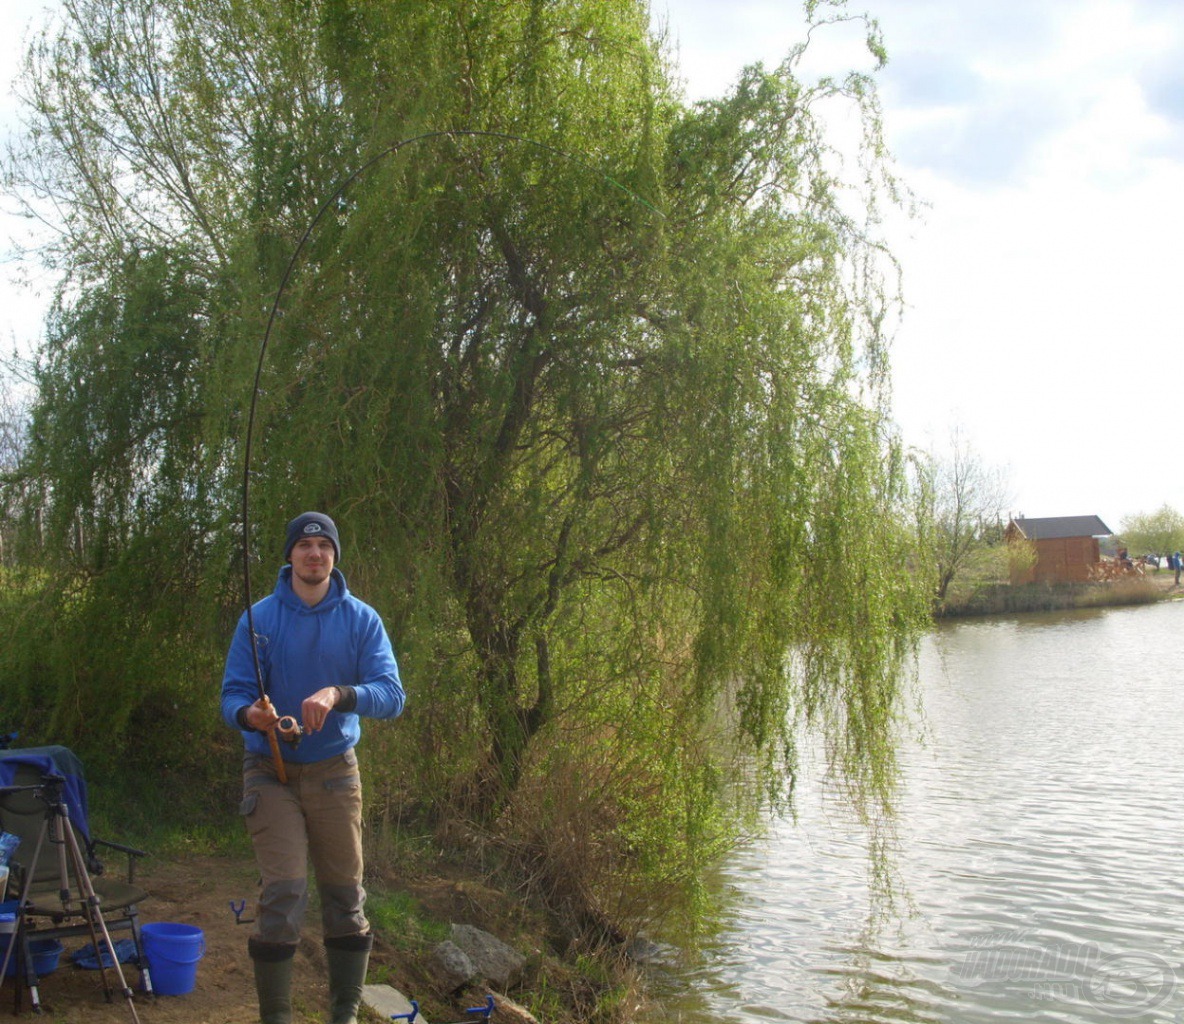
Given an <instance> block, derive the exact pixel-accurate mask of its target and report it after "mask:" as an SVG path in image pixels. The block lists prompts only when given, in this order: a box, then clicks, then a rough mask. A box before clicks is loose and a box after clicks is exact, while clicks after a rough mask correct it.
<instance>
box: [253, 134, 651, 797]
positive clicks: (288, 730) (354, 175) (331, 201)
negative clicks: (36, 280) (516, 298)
mask: <svg viewBox="0 0 1184 1024" xmlns="http://www.w3.org/2000/svg"><path fill="white" fill-rule="evenodd" d="M444 138H447V139H479V140H489V139H492V140H496V141H500V142H510V143H515V144H520V145H525V146H531V147H534V148H535V149H538V150H542V151H544V152H547V153H550V154H551V155H553V156H557V157H559V158H561V159H563V160H567V161H569V162H572V163H575V164H579V165H580V166H582V167H584V168H586V169H587V170H589V171H591V172H592V173H593V174H595V175H597V176H598V177H600V178H601V179H602V180H603V181H606V182H608V183H609V184H610V185H612V186H614V187H615V188H617V189H619V190H620V191H621V192H623V193H624V194H625V195H627V196H629V197H630V198H631V199H633V200H635V201H636V202H639V203H641V204H642V205H643V206H645V207H647V208H648V209H650V210H652V211H653V212H654V213H656V214H658V216H660V217H661V216H664V214H663V213H662V211H661V210H659V209H658V208H657V207H655V206H654V205H653V204H652V203H650V202H649V201H648V200H646V199H645V198H644V197H643V196H641V195H639V194H638V193H636V192H634V191H633V190H632V189H629V188H627V187H625V186H624V185H622V184H621V183H620V182H619V181H617V180H616V179H615V178H613V177H612V176H611V175H609V174H606V173H605V172H604V171H601V170H599V169H598V168H595V167H592V166H591V165H590V164H588V163H587V162H586V161H584V160H582V159H579V158H578V157H575V156H573V155H572V154H571V153H568V152H565V151H564V150H561V149H558V148H557V147H555V146H550V145H548V144H547V143H545V142H538V141H536V140H534V139H529V138H526V137H525V136H522V135H514V134H512V133H510V132H499V131H489V130H484V129H476V128H451V129H441V130H438V131H429V132H422V133H421V134H419V135H412V136H409V137H407V138H405V139H400V140H399V141H398V142H394V143H391V144H390V145H388V146H386V147H385V148H383V149H381V150H379V151H378V152H377V153H376V154H375V155H374V156H372V157H370V158H369V159H368V160H366V161H365V162H363V163H362V164H361V165H360V166H359V167H358V168H357V169H356V170H354V171H352V172H350V173H349V174H347V175H346V176H345V177H344V178H342V179H341V180H340V181H339V182H338V184H337V185H336V186H335V187H334V189H333V191H332V192H330V194H329V195H328V196H327V197H326V198H325V200H324V201H323V202H322V203H321V205H320V207H319V208H318V209H317V212H316V214H315V216H314V217H313V218H312V220H311V221H309V223H308V226H307V227H306V228H305V229H304V232H303V234H301V236H300V239H299V240H298V241H297V243H296V247H295V249H293V251H292V255H291V256H290V257H289V259H288V262H287V265H286V266H285V267H284V272H283V274H282V275H281V276H280V283H279V287H278V288H277V289H276V293H275V299H274V300H273V301H272V304H271V312H270V314H269V315H268V318H267V325H266V327H265V329H264V331H263V340H262V342H261V343H260V345H259V358H258V361H257V363H256V365H255V377H254V383H253V385H252V387H251V401H250V406H249V411H248V414H247V429H246V437H245V439H244V451H243V484H242V531H243V533H242V567H243V595H244V601H245V604H246V619H247V635H248V636H249V637H250V641H251V660H252V664H253V665H254V669H255V684H256V686H257V688H258V691H259V702H260V703H261V704H262V705H263V706H264V707H265V708H271V707H272V704H271V699H270V698H269V697H268V694H267V685H266V683H265V682H264V679H263V668H262V665H261V663H260V660H259V640H258V637H257V636H256V634H255V617H254V612H253V610H252V605H253V603H254V602H253V601H252V599H251V541H250V537H251V530H250V525H251V520H250V492H251V450H252V443H253V436H254V430H255V413H256V410H257V408H258V404H259V384H260V381H261V380H262V377H263V367H264V364H265V362H266V359H267V348H268V345H269V343H270V341H271V334H272V330H273V328H274V327H275V323H276V319H277V318H278V316H279V311H280V303H281V301H282V299H283V296H284V292H285V290H286V289H287V287H288V283H289V281H290V280H291V278H292V275H293V273H294V272H295V269H296V265H297V263H298V262H299V259H300V256H301V255H302V253H303V252H304V248H305V246H306V245H307V244H308V242H309V240H310V239H311V238H312V235H313V233H314V232H315V231H316V229H317V227H318V225H319V224H320V223H321V221H322V220H323V219H324V218H325V215H326V214H327V213H329V211H330V210H335V209H337V208H338V202H339V201H340V200H341V199H342V198H343V197H344V195H345V193H346V192H347V191H348V190H349V188H350V187H351V186H352V185H353V184H354V183H355V182H357V181H358V180H359V179H360V178H362V177H364V176H365V175H366V174H367V172H369V171H370V170H372V169H373V168H374V167H376V166H378V165H379V164H380V163H382V162H383V161H384V160H386V159H387V158H389V157H391V156H394V155H395V154H396V153H398V152H399V151H400V150H402V149H403V148H404V147H406V146H410V145H413V144H416V143H421V142H427V141H432V140H436V139H444ZM277 733H279V736H280V737H282V738H284V739H285V740H286V741H288V742H290V743H294V742H296V741H298V740H299V738H300V735H301V731H300V725H299V723H298V722H297V721H296V720H295V718H293V717H292V716H291V715H285V716H283V717H281V718H279V719H278V720H277V721H276V722H275V724H274V725H272V726H271V727H270V728H269V729H268V730H267V742H268V746H269V747H270V749H271V756H272V759H273V760H274V762H275V771H276V777H277V778H278V779H279V780H280V782H282V783H287V781H288V776H287V772H286V770H285V769H284V759H283V754H282V753H281V751H280V745H279V738H277V735H276V734H277Z"/></svg>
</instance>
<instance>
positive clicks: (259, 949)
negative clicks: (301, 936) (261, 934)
mask: <svg viewBox="0 0 1184 1024" xmlns="http://www.w3.org/2000/svg"><path fill="white" fill-rule="evenodd" d="M247 951H248V952H249V953H250V954H251V959H252V960H253V961H254V963H255V991H256V992H257V993H258V994H259V1021H260V1024H292V958H293V957H294V956H295V954H296V947H295V946H287V945H280V944H278V943H272V942H257V941H256V940H255V939H251V940H249V941H248V943H247Z"/></svg>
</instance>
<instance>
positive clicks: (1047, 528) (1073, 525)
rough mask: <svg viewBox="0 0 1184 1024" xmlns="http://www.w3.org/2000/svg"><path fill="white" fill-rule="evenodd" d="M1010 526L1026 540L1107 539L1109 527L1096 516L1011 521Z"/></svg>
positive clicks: (1051, 517)
mask: <svg viewBox="0 0 1184 1024" xmlns="http://www.w3.org/2000/svg"><path fill="white" fill-rule="evenodd" d="M1011 525H1012V526H1014V527H1015V528H1016V529H1017V530H1019V531H1020V533H1022V534H1023V535H1024V537H1026V538H1027V539H1028V540H1061V539H1063V538H1065V537H1109V536H1110V535H1111V533H1112V531H1111V529H1110V527H1108V526H1107V525H1106V524H1105V523H1103V522H1102V520H1101V519H1100V518H1098V517H1097V516H1048V517H1045V518H1043V519H1013V520H1012V521H1011Z"/></svg>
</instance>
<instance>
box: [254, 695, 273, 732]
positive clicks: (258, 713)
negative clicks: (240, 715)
mask: <svg viewBox="0 0 1184 1024" xmlns="http://www.w3.org/2000/svg"><path fill="white" fill-rule="evenodd" d="M246 717H247V725H249V726H250V727H251V728H252V729H254V730H255V731H256V732H267V731H268V730H269V729H274V728H275V723H276V722H278V721H279V720H280V716H279V715H277V714H276V713H275V708H274V707H272V705H271V701H269V700H268V699H267V698H266V697H260V698H259V699H258V700H257V701H255V703H254V704H252V705H251V706H250V707H249V708H247V716H246Z"/></svg>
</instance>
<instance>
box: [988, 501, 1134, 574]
mask: <svg viewBox="0 0 1184 1024" xmlns="http://www.w3.org/2000/svg"><path fill="white" fill-rule="evenodd" d="M1110 535H1111V531H1110V527H1108V526H1107V525H1106V524H1105V523H1103V522H1102V520H1101V519H1099V518H1098V517H1097V516H1051V517H1049V518H1045V519H1013V520H1012V521H1011V522H1010V523H1008V524H1007V530H1006V531H1005V532H1004V537H1005V538H1006V540H1007V541H1008V543H1012V542H1019V541H1028V542H1030V543H1031V544H1033V545H1034V546H1035V548H1036V562H1035V564H1034V565H1031V566H1026V565H1013V567H1012V570H1011V582H1012V584H1013V585H1017V584H1020V583H1085V582H1086V581H1088V580H1089V579H1090V578H1091V574H1092V572H1093V567H1094V566H1096V565H1097V564H1098V563H1099V562H1100V561H1101V560H1102V551H1101V546H1100V544H1099V543H1098V542H1099V539H1100V538H1102V537H1109V536H1110Z"/></svg>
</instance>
